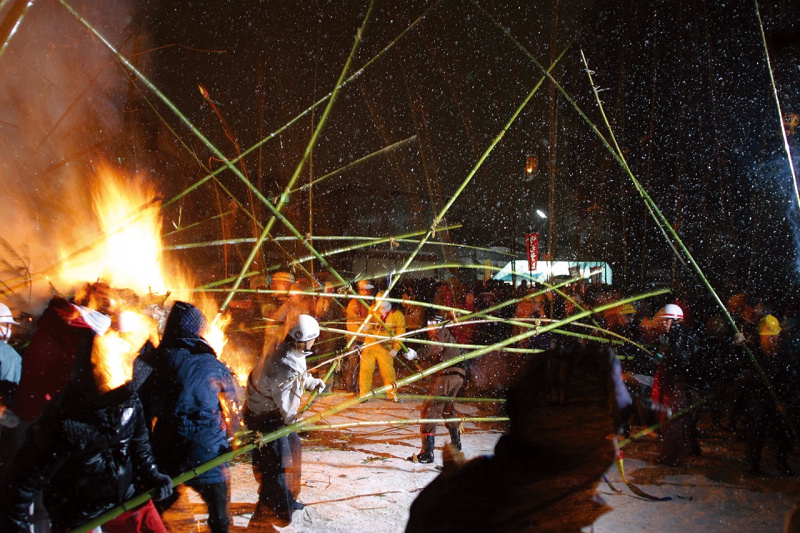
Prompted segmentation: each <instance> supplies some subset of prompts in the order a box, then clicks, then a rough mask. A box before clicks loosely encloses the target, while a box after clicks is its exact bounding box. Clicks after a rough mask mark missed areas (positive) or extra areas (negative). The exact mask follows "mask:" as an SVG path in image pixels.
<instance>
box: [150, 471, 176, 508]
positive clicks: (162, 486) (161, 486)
mask: <svg viewBox="0 0 800 533" xmlns="http://www.w3.org/2000/svg"><path fill="white" fill-rule="evenodd" d="M153 485H154V486H155V490H154V491H153V499H154V500H155V501H157V502H160V501H161V500H165V499H167V498H169V497H170V496H171V495H172V478H171V477H169V476H168V475H166V474H156V475H155V476H153Z"/></svg>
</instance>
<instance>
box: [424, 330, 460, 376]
mask: <svg viewBox="0 0 800 533" xmlns="http://www.w3.org/2000/svg"><path fill="white" fill-rule="evenodd" d="M433 342H434V343H435V344H425V345H423V347H422V348H420V350H419V357H420V358H421V359H422V360H424V361H426V362H427V363H429V364H431V365H436V364H439V363H443V362H445V361H449V360H450V359H453V358H455V357H458V356H459V355H461V350H459V349H458V348H454V347H453V346H445V344H456V338H455V336H454V335H453V333H452V332H451V331H450V329H449V328H447V327H440V328H439V329H438V330H436V334H435V335H434V337H433ZM465 366H466V365H465V364H464V363H456V364H455V365H453V366H450V367H447V368H445V369H443V370H440V371H439V372H437V375H441V374H449V373H459V374H461V375H462V376H464V375H465Z"/></svg>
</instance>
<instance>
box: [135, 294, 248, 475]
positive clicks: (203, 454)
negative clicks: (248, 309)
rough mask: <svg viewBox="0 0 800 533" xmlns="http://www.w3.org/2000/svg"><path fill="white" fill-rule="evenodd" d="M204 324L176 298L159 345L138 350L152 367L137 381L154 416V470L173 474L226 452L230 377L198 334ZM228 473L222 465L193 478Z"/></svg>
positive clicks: (233, 402) (233, 411)
mask: <svg viewBox="0 0 800 533" xmlns="http://www.w3.org/2000/svg"><path fill="white" fill-rule="evenodd" d="M204 328H205V318H203V315H202V313H201V312H200V310H199V309H197V308H196V307H194V306H192V305H191V304H186V303H184V302H176V304H175V306H174V307H173V309H172V311H171V312H170V315H169V318H168V319H167V324H166V326H165V330H164V335H163V338H162V340H161V344H160V345H159V346H158V348H157V349H155V350H152V351H150V352H149V353H147V354H143V355H142V357H143V358H144V359H145V360H146V361H147V363H148V364H150V365H151V366H152V367H153V369H154V371H153V374H152V375H151V376H150V378H149V379H148V380H147V381H146V382H145V384H144V385H143V386H142V398H143V401H144V403H145V407H146V409H147V414H148V417H155V418H156V423H155V427H154V428H153V433H152V436H151V440H152V443H153V452H154V453H155V456H156V461H157V464H158V466H159V469H160V470H162V471H163V472H165V473H167V474H169V475H170V476H173V477H174V476H176V475H179V474H182V473H184V472H186V471H188V470H190V469H191V468H193V467H196V466H198V465H201V464H203V463H206V462H208V461H210V460H212V459H214V458H216V457H218V456H219V455H221V454H223V453H226V452H228V451H230V446H229V445H228V437H229V436H233V434H234V433H235V432H236V431H237V430H238V429H239V425H240V423H239V408H238V400H237V397H236V387H235V385H234V382H233V377H232V376H231V373H230V370H228V367H227V366H225V364H224V363H222V362H220V361H219V360H218V359H217V356H216V354H215V353H214V349H213V348H212V347H211V346H209V344H208V343H207V342H206V341H205V340H204V339H203V337H202V336H201V332H202V331H203V330H204ZM223 403H224V404H225V406H224V407H223ZM225 410H227V411H228V413H227V414H228V415H229V419H226V412H225ZM227 472H228V466H227V463H226V464H222V465H219V466H216V467H214V468H212V469H211V470H209V471H207V472H204V473H203V474H201V475H199V476H198V477H196V478H195V479H194V480H193V482H194V483H198V484H214V483H221V482H222V481H225V480H226V479H227V477H228V475H227Z"/></svg>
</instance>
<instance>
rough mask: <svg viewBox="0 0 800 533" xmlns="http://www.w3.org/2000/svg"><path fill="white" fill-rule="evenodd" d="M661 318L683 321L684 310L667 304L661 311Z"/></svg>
mask: <svg viewBox="0 0 800 533" xmlns="http://www.w3.org/2000/svg"><path fill="white" fill-rule="evenodd" d="M659 318H671V319H672V320H683V309H681V308H680V307H678V306H677V305H675V304H667V305H665V306H664V308H663V309H661V313H659Z"/></svg>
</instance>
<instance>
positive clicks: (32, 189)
mask: <svg viewBox="0 0 800 533" xmlns="http://www.w3.org/2000/svg"><path fill="white" fill-rule="evenodd" d="M80 6H81V7H80V11H81V13H82V15H83V16H84V17H85V18H86V19H87V20H89V21H90V23H91V24H92V25H93V26H95V27H96V28H98V30H99V31H100V33H101V34H103V36H104V37H106V38H107V39H108V40H109V41H110V42H111V43H113V44H114V45H115V46H116V47H117V48H118V49H121V50H123V51H124V50H125V49H126V45H127V44H128V41H133V39H132V38H131V37H132V36H131V35H130V34H129V31H130V28H129V24H130V22H131V19H132V7H131V5H129V3H128V2H121V1H108V0H85V1H83V2H81V3H80ZM7 16H8V13H6V12H2V13H0V17H3V18H5V17H7ZM123 53H124V52H123ZM0 72H2V78H0V183H2V185H3V187H2V191H3V192H2V194H1V195H0V213H2V214H3V223H2V226H1V227H2V230H0V239H1V240H0V244H1V245H2V246H0V281H2V284H0V291H2V294H1V295H0V298H2V300H4V301H6V302H8V303H9V304H10V305H12V307H14V308H15V310H16V311H22V310H27V311H30V312H35V311H36V309H37V308H41V307H42V306H43V304H44V303H46V301H47V299H48V298H49V296H50V293H51V292H52V290H53V289H56V290H58V291H60V292H65V293H66V292H68V291H70V290H71V287H64V286H58V280H56V279H54V278H53V277H52V275H50V277H49V280H47V279H45V277H44V274H52V270H48V269H49V267H52V266H53V265H56V264H57V263H58V261H59V249H60V248H63V249H64V250H70V249H76V248H79V247H81V246H85V245H86V244H87V243H86V240H87V238H90V237H87V236H89V235H91V234H92V233H96V234H98V235H99V228H98V225H97V222H96V220H95V218H94V216H93V213H92V207H91V200H90V196H89V191H90V188H91V187H90V185H91V182H92V180H93V179H95V167H96V165H97V163H99V161H100V160H101V159H102V158H108V159H112V160H114V159H115V158H117V157H118V155H117V154H115V153H114V147H115V146H120V145H122V143H120V137H121V136H122V135H123V132H124V128H123V126H124V123H123V114H122V110H123V108H124V103H125V100H126V96H127V91H128V83H127V78H126V76H125V73H124V72H123V71H122V70H121V69H120V67H119V66H118V65H117V64H116V62H115V61H114V58H113V56H112V55H111V53H110V52H109V51H108V49H107V48H105V47H104V46H103V45H102V43H100V42H99V41H98V40H97V39H94V38H93V37H91V35H90V34H89V33H88V32H87V30H86V29H85V28H84V27H83V26H81V25H80V24H79V22H78V21H77V20H75V19H74V18H73V17H72V16H70V15H69V13H68V12H67V11H66V10H65V9H64V8H63V7H61V6H60V5H58V4H57V3H56V2H37V3H35V4H34V5H33V7H31V8H30V10H29V12H28V14H27V15H26V16H25V18H24V19H23V20H22V23H21V24H20V26H19V28H18V29H17V31H16V33H15V34H14V35H13V37H12V38H11V40H10V44H9V46H8V48H7V49H6V51H5V53H4V55H3V56H2V57H0ZM29 275H31V276H33V277H34V278H35V279H37V280H38V281H36V282H35V283H29V282H28V279H29ZM87 281H91V280H87Z"/></svg>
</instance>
